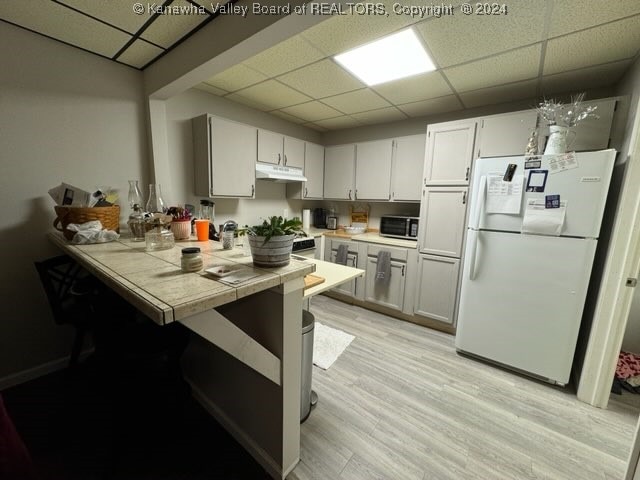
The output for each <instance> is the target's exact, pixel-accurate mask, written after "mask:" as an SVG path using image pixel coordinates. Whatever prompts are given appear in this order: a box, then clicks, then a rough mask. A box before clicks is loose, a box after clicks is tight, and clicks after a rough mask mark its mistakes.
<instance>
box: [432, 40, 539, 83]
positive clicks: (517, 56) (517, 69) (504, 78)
mask: <svg viewBox="0 0 640 480" xmlns="http://www.w3.org/2000/svg"><path fill="white" fill-rule="evenodd" d="M540 45H541V44H537V45H532V46H530V47H524V48H519V49H517V50H513V51H511V52H507V53H502V54H500V55H496V56H495V57H491V58H486V59H484V60H478V61H477V62H471V63H467V64H465V65H460V66H459V67H451V68H446V69H444V74H445V75H446V76H447V78H448V79H449V81H450V82H451V85H453V88H455V89H456V90H457V91H458V92H465V91H469V90H477V89H479V88H486V87H492V86H494V85H500V84H503V83H510V82H517V81H519V80H526V79H531V78H535V77H537V76H538V69H539V65H540V51H541V46H540ZM547 52H548V50H547Z"/></svg>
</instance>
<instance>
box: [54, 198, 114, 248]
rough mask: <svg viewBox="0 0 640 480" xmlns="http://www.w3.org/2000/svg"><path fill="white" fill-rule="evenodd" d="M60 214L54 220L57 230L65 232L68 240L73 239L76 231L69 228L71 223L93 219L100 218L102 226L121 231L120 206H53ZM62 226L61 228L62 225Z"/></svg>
mask: <svg viewBox="0 0 640 480" xmlns="http://www.w3.org/2000/svg"><path fill="white" fill-rule="evenodd" d="M53 208H55V210H56V214H57V215H58V216H57V217H56V219H55V220H54V221H53V226H54V228H55V229H56V230H59V231H61V232H62V233H63V234H64V238H66V239H67V240H71V239H73V236H74V235H75V234H76V232H72V231H70V230H67V225H69V224H70V223H85V222H90V221H92V220H100V223H102V227H103V228H106V229H107V230H115V231H116V232H118V233H120V206H119V205H113V206H111V207H91V208H88V207H59V206H56V207H53ZM59 224H61V225H62V228H60V225H59Z"/></svg>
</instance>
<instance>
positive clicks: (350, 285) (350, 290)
mask: <svg viewBox="0 0 640 480" xmlns="http://www.w3.org/2000/svg"><path fill="white" fill-rule="evenodd" d="M337 253H338V251H337V250H333V249H332V250H331V257H330V258H329V261H330V262H331V263H336V255H337ZM347 267H353V268H358V256H357V255H356V254H353V253H349V254H347ZM357 281H358V280H357V279H356V278H354V279H353V280H350V281H348V282H345V283H342V284H340V285H338V286H337V287H335V288H332V289H331V290H333V291H335V292H338V293H341V294H343V295H347V296H349V297H355V295H356V282H357Z"/></svg>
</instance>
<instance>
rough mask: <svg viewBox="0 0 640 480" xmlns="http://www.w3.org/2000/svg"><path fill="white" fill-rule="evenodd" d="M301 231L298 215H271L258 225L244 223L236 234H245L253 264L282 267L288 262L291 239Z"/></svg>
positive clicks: (291, 245) (291, 244)
mask: <svg viewBox="0 0 640 480" xmlns="http://www.w3.org/2000/svg"><path fill="white" fill-rule="evenodd" d="M299 233H303V234H304V232H303V231H302V222H301V221H300V219H299V218H298V217H295V218H292V219H289V220H287V219H286V218H282V217H278V216H273V217H269V218H268V219H267V220H265V221H263V222H262V223H261V224H260V225H254V226H253V227H250V226H248V225H245V226H244V228H241V229H239V230H238V235H247V236H248V238H249V246H250V247H251V256H252V257H253V264H254V265H255V266H257V267H283V266H285V265H288V264H289V259H290V256H291V248H292V247H293V239H294V238H295V236H296V234H299Z"/></svg>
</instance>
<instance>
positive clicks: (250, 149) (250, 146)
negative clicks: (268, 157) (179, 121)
mask: <svg viewBox="0 0 640 480" xmlns="http://www.w3.org/2000/svg"><path fill="white" fill-rule="evenodd" d="M210 126H211V147H210V148H211V151H210V159H211V182H210V185H211V192H210V195H211V196H218V197H253V196H254V193H255V180H256V158H257V156H258V142H257V135H258V133H257V132H258V129H257V128H255V127H251V126H249V125H243V124H241V123H236V122H230V121H228V120H222V119H220V118H215V117H212V118H211V120H210Z"/></svg>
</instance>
